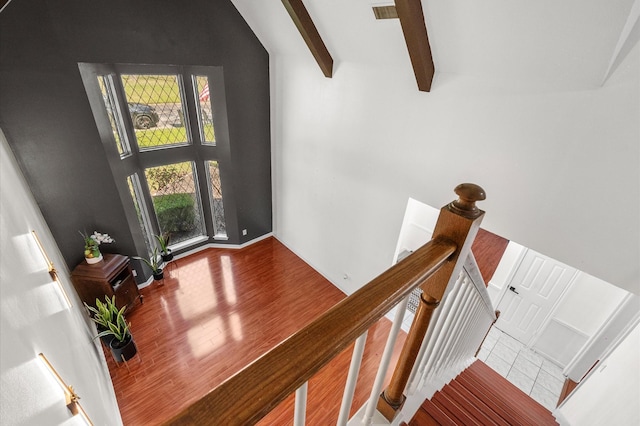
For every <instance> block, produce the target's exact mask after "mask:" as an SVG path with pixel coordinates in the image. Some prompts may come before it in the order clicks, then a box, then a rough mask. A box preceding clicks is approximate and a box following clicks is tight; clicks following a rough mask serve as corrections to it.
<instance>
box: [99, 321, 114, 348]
mask: <svg viewBox="0 0 640 426" xmlns="http://www.w3.org/2000/svg"><path fill="white" fill-rule="evenodd" d="M96 328H97V329H98V334H99V333H102V332H103V331H106V330H107V329H106V328H104V327H102V326H100V325H98V326H97V327H96ZM100 340H101V341H102V343H104V344H105V345H106V346H107V347H110V346H109V345H110V344H111V341H112V340H113V335H111V334H107V335H106V336H100Z"/></svg>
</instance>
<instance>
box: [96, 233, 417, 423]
mask: <svg viewBox="0 0 640 426" xmlns="http://www.w3.org/2000/svg"><path fill="white" fill-rule="evenodd" d="M141 293H142V294H143V295H144V304H142V305H139V306H137V307H136V308H135V309H133V310H132V311H131V312H130V313H128V314H127V319H128V320H129V321H130V322H131V324H132V325H131V327H132V332H133V335H134V338H135V341H136V345H137V347H138V355H137V356H136V357H135V358H133V359H132V360H130V361H129V362H128V363H127V366H125V365H124V364H118V365H116V363H115V362H114V361H113V359H112V358H111V355H110V353H109V352H108V351H107V352H106V358H107V360H108V365H109V370H110V373H111V378H112V381H113V386H114V389H115V391H116V397H117V399H118V404H119V406H120V412H121V415H122V420H123V422H124V424H125V425H127V426H129V425H131V426H133V425H135V426H139V425H157V424H160V423H162V422H163V421H165V420H167V419H169V418H170V417H171V416H173V415H174V414H176V413H177V412H178V411H180V410H181V409H183V408H185V407H186V406H188V405H189V404H191V403H192V402H194V401H196V400H197V399H199V398H200V397H201V396H202V395H204V394H205V393H207V392H208V391H209V390H211V389H212V388H214V387H216V386H217V385H218V384H220V383H221V382H222V381H224V380H225V379H227V378H229V377H231V376H232V375H233V374H234V373H236V372H237V371H239V370H240V369H241V368H242V367H243V366H245V365H247V364H248V363H250V362H251V361H252V360H254V359H256V358H257V357H259V356H260V355H262V354H264V353H265V352H267V351H268V350H269V349H270V348H272V347H274V346H275V345H277V344H278V343H279V342H281V341H282V340H283V339H285V338H286V337H288V336H289V335H291V334H292V333H294V332H295V331H296V330H297V329H299V328H301V327H302V326H304V325H305V324H307V323H309V322H310V321H312V320H313V319H314V318H316V317H317V316H319V315H320V314H322V313H323V312H324V311H325V310H327V309H328V308H329V307H331V306H333V305H334V304H335V303H337V302H338V301H340V300H341V299H342V298H344V297H345V295H344V294H343V293H342V292H341V291H340V290H338V289H337V288H336V287H334V286H333V285H332V284H331V283H330V282H329V281H327V280H326V279H324V278H323V277H322V276H321V275H320V274H318V273H317V272H315V271H314V270H313V269H312V268H311V267H310V266H309V265H307V264H306V263H304V262H303V261H302V260H301V259H300V258H298V257H297V256H295V255H294V254H293V253H292V252H291V251H290V250H288V249H287V248H286V247H284V245H282V244H281V243H279V242H278V241H277V240H276V239H275V238H268V239H266V240H263V241H260V242H258V243H256V244H253V245H251V246H249V247H246V248H244V249H240V250H232V249H207V250H205V251H202V252H199V253H196V254H194V255H191V256H188V257H185V258H182V259H179V260H177V261H175V262H174V263H173V264H172V265H171V266H169V267H168V268H166V269H165V279H164V285H159V284H158V283H157V282H156V283H153V284H151V285H150V286H148V287H146V288H144V289H142V290H141ZM389 328H390V322H389V321H387V320H386V319H382V320H381V321H380V322H378V323H377V324H376V326H374V327H373V328H372V329H371V330H370V331H369V335H368V338H367V345H366V349H365V360H364V362H363V365H362V367H361V374H360V378H359V381H358V385H357V388H356V396H355V398H354V404H353V407H352V412H355V411H356V410H357V409H358V408H359V407H360V406H361V405H362V404H363V403H364V401H366V399H367V398H368V396H369V392H370V389H371V385H372V383H373V379H374V377H375V372H376V369H377V366H378V363H379V359H380V356H381V355H382V350H383V347H384V343H385V341H386V337H387V334H388V330H389ZM404 337H405V336H404V334H403V335H401V336H400V339H399V341H398V343H397V344H396V355H395V356H397V353H398V352H399V348H400V346H401V344H402V342H403V341H404ZM351 352H352V347H351V348H349V349H347V350H346V351H345V352H343V353H342V354H341V355H340V356H338V357H337V358H336V359H334V360H333V361H332V362H331V363H330V364H328V365H327V366H326V367H325V368H324V369H323V370H322V371H321V373H319V374H318V375H317V376H315V377H314V378H313V379H312V380H311V381H310V382H309V396H308V411H307V424H308V425H326V424H331V423H333V424H335V421H336V419H337V416H338V413H337V411H338V407H339V406H340V401H341V398H342V391H343V389H344V384H345V380H346V375H347V370H348V366H349V362H350V358H351ZM394 364H395V361H394V363H393V364H392V365H394ZM292 419H293V398H292V397H290V398H289V399H288V400H286V401H285V402H283V403H282V404H281V405H280V406H279V407H277V408H276V409H275V410H274V411H272V412H271V413H270V414H269V415H268V416H267V417H266V418H264V419H263V420H262V421H261V423H260V424H261V425H281V424H282V425H284V424H291V422H292ZM211 424H215V419H212V423H211Z"/></svg>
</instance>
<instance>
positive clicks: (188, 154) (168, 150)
mask: <svg viewBox="0 0 640 426" xmlns="http://www.w3.org/2000/svg"><path fill="white" fill-rule="evenodd" d="M79 66H80V69H81V73H82V74H83V81H84V82H85V87H86V88H87V93H88V94H89V100H90V102H91V106H92V110H93V111H94V117H95V119H96V123H97V124H98V127H99V128H101V129H105V130H102V131H101V132H100V134H101V138H102V140H103V144H104V146H105V149H106V150H107V151H109V152H110V153H111V154H109V153H108V155H107V157H108V159H109V163H110V166H111V169H112V173H113V175H114V180H115V182H116V185H117V186H118V191H119V193H120V197H121V200H122V202H123V206H124V207H125V211H126V213H127V214H126V215H127V220H128V222H129V228H130V229H131V230H132V235H133V236H134V239H136V238H137V237H136V235H141V234H140V231H135V228H138V229H139V228H140V225H139V223H138V219H137V215H136V213H135V208H134V203H133V200H132V198H131V195H130V191H129V188H128V182H127V178H128V177H129V176H130V175H132V174H134V173H138V174H140V173H144V170H145V169H146V168H149V167H157V166H162V165H168V164H173V163H179V162H182V161H191V162H193V165H194V166H193V167H194V168H193V173H194V176H195V179H196V182H197V188H198V189H197V191H196V192H197V194H198V195H197V196H198V198H199V208H200V209H201V212H202V219H203V228H204V234H205V237H201V238H194V239H193V241H191V240H189V241H185V242H183V243H179V244H172V245H171V248H172V249H173V250H174V251H175V250H180V249H184V248H193V247H196V246H198V245H201V244H203V243H206V242H227V241H238V240H239V232H238V230H237V229H236V228H237V222H238V221H237V217H236V216H237V209H236V203H235V200H234V197H233V185H232V179H233V174H232V173H231V170H232V169H233V167H232V165H231V164H232V162H231V148H230V143H229V128H228V123H227V105H226V94H225V85H224V73H223V68H222V67H221V66H174V65H138V64H79ZM100 74H109V75H112V77H110V78H111V79H112V80H113V83H114V87H113V93H114V95H115V98H116V99H115V104H116V105H117V108H119V109H120V111H127V112H128V108H127V99H126V96H125V93H124V87H123V84H122V75H123V74H125V75H126V74H141V75H145V74H146V75H158V74H169V75H177V76H178V81H179V87H180V90H181V96H182V99H183V103H184V104H183V110H184V111H185V114H184V125H185V128H186V133H187V135H188V136H187V138H188V140H189V143H184V144H179V145H178V144H175V145H168V146H162V147H158V148H154V149H148V150H140V149H139V146H138V142H137V138H135V134H134V132H135V128H134V125H133V122H132V120H131V116H130V114H128V113H127V114H122V113H121V116H122V123H121V125H122V130H123V132H122V133H124V134H126V138H127V141H128V142H129V144H130V149H131V154H129V155H127V156H126V157H121V156H120V155H116V156H114V155H113V153H114V152H115V153H117V148H116V143H115V141H114V140H106V138H105V132H106V126H107V125H109V129H110V128H111V126H110V123H108V116H107V113H106V108H105V106H104V101H103V99H102V95H101V94H100V95H99V98H97V97H96V96H95V92H96V90H97V92H100V90H99V88H98V83H97V79H96V76H97V75H100ZM197 76H205V77H207V80H208V84H209V90H210V93H211V96H210V100H209V102H210V106H211V113H212V117H211V118H212V123H213V126H214V132H215V145H213V144H212V143H204V141H203V140H202V137H201V136H200V135H201V134H200V129H199V127H198V126H199V125H200V124H199V123H200V122H201V121H200V117H199V116H198V111H199V105H198V104H197V102H198V93H197V85H196V84H195V78H196V77H197ZM214 94H215V96H214ZM100 104H101V105H100ZM123 108H124V109H123ZM202 134H203V135H204V131H203V133H202ZM111 135H112V133H111ZM111 139H113V136H111ZM132 141H135V142H132ZM206 161H216V162H217V163H218V167H219V171H220V180H221V186H222V194H223V196H224V218H225V228H226V232H227V235H226V236H221V235H216V232H215V231H216V230H215V227H214V223H213V222H214V217H213V210H212V209H205V208H204V206H205V205H210V206H212V205H213V194H212V192H211V191H210V190H209V186H210V185H209V183H208V181H207V179H198V177H200V176H202V177H207V178H208V172H207V167H206V164H207V163H206ZM139 181H140V188H141V191H142V193H143V196H142V198H143V201H142V203H141V204H143V205H144V208H145V209H146V210H147V212H148V213H149V216H150V218H149V219H150V220H149V221H150V223H151V232H152V233H153V234H155V235H159V233H160V228H159V224H158V218H157V215H156V214H155V209H154V208H153V202H152V199H151V192H150V191H149V188H148V186H147V183H146V179H142V178H139ZM150 212H153V215H151V214H150ZM142 232H145V231H144V230H142ZM144 245H145V244H144V242H142V243H141V242H140V241H136V248H137V251H138V252H139V253H140V252H141V249H140V248H141V246H144ZM145 251H146V249H145Z"/></svg>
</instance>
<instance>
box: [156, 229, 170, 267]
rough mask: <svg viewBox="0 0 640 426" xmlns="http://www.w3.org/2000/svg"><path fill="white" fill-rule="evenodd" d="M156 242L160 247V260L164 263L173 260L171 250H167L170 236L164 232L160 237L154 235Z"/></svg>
mask: <svg viewBox="0 0 640 426" xmlns="http://www.w3.org/2000/svg"><path fill="white" fill-rule="evenodd" d="M155 237H156V240H158V244H159V245H160V255H161V256H162V260H163V261H165V262H169V261H170V260H172V259H173V253H171V249H170V248H169V241H170V240H171V234H170V233H168V232H165V233H164V234H162V235H156V236H155Z"/></svg>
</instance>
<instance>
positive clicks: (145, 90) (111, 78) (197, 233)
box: [81, 64, 230, 253]
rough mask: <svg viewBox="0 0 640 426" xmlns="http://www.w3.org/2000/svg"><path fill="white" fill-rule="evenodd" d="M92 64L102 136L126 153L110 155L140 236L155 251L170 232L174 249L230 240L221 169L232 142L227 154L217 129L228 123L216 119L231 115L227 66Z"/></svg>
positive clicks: (135, 233) (119, 152) (225, 161)
mask: <svg viewBox="0 0 640 426" xmlns="http://www.w3.org/2000/svg"><path fill="white" fill-rule="evenodd" d="M87 66H89V67H94V68H92V71H91V72H93V73H94V74H93V75H94V77H92V78H93V79H94V80H93V81H96V77H97V86H98V88H99V91H100V93H101V96H102V101H103V104H104V110H102V111H106V117H105V120H103V121H100V120H101V119H100V118H99V116H102V115H104V112H103V113H102V114H98V115H97V118H96V119H97V120H99V122H98V125H99V127H100V128H101V129H102V130H101V135H103V137H106V136H105V135H106V134H113V140H105V141H104V143H105V144H106V146H107V147H113V148H107V149H115V150H116V151H117V152H118V154H119V161H117V160H116V158H117V156H108V158H109V159H110V160H109V161H110V162H111V163H110V164H111V166H112V167H111V169H112V172H113V173H114V177H115V178H116V182H122V183H118V185H121V184H122V185H123V187H122V188H120V193H121V197H123V202H124V203H125V208H127V209H130V210H128V211H129V213H128V217H129V221H130V222H131V223H129V227H130V228H131V229H132V233H133V234H134V235H140V234H139V233H138V232H137V228H138V227H139V229H140V230H141V231H142V232H141V233H142V235H143V237H144V244H145V246H146V248H147V250H148V251H149V253H151V252H152V250H153V248H154V247H155V245H156V241H155V239H154V237H153V235H154V234H156V235H161V234H170V238H171V244H172V246H173V247H174V248H175V246H176V245H178V246H179V247H184V246H188V245H190V244H192V243H196V242H200V241H204V240H206V239H208V238H213V239H216V240H227V238H228V235H227V231H228V230H227V221H226V220H225V214H228V212H225V208H224V206H225V203H224V201H223V187H224V182H223V176H222V175H221V173H220V169H221V167H224V164H225V163H226V164H228V162H229V161H230V159H229V149H228V141H227V140H225V141H224V143H226V144H227V145H226V146H223V148H224V149H221V147H220V145H221V143H220V140H219V138H217V134H216V131H215V130H214V126H215V127H216V128H218V126H226V122H218V119H217V117H216V116H215V115H214V113H215V111H222V112H223V114H221V116H222V117H226V113H224V108H225V107H226V106H225V104H224V89H223V88H222V89H221V88H220V87H221V85H222V84H223V81H222V70H221V68H220V67H179V66H152V65H106V64H102V65H98V64H96V65H88V64H87ZM81 69H83V68H82V67H81ZM216 87H218V90H215V89H216ZM87 90H88V91H92V90H94V89H91V90H89V89H87ZM93 93H95V91H94V92H93ZM215 93H218V95H217V96H214V94H215ZM94 96H95V95H94ZM90 98H91V97H90ZM92 106H94V103H93V101H92ZM96 108H97V107H96ZM124 111H126V112H124ZM107 125H108V126H109V127H107ZM107 128H109V129H110V132H108V131H107ZM223 134H225V135H227V134H228V131H226V129H225V132H224V133H223ZM109 139H110V138H109ZM114 143H115V145H114ZM225 156H226V157H225ZM116 163H117V164H116ZM200 179H201V180H200ZM125 186H126V188H125ZM123 194H124V195H123ZM126 197H130V199H129V200H128V201H127V200H125V198H126ZM127 204H128V205H129V207H127ZM203 206H210V208H206V209H205V208H203ZM134 211H135V216H134ZM134 217H135V218H137V221H136V220H135V219H133V218H134ZM133 222H136V223H133ZM132 226H135V228H134V227H132ZM139 247H141V246H139ZM138 250H140V249H138Z"/></svg>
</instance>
